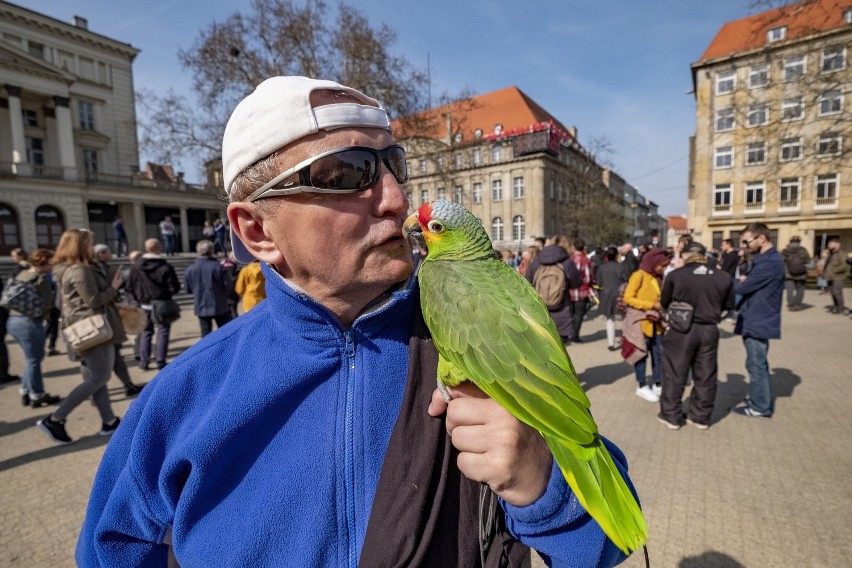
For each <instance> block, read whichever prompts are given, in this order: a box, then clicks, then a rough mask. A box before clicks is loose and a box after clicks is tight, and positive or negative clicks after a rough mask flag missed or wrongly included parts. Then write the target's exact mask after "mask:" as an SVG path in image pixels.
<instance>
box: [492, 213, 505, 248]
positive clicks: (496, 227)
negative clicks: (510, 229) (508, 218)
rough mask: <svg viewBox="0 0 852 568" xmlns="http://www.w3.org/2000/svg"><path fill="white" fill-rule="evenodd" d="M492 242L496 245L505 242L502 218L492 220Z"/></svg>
mask: <svg viewBox="0 0 852 568" xmlns="http://www.w3.org/2000/svg"><path fill="white" fill-rule="evenodd" d="M491 240H492V241H493V242H495V243H496V242H497V241H502V240H503V219H501V218H500V217H494V218H493V219H492V220H491Z"/></svg>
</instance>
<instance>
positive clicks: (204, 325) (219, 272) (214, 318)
mask: <svg viewBox="0 0 852 568" xmlns="http://www.w3.org/2000/svg"><path fill="white" fill-rule="evenodd" d="M213 251H214V245H213V243H212V242H210V241H208V240H206V239H202V240H200V241H198V243H197V244H196V245H195V252H197V253H198V258H196V259H195V262H193V263H192V264H191V265H190V266H189V267H188V268H187V269H186V272H185V273H184V275H183V286H184V288H186V291H187V292H189V293H190V294H192V297H193V299H194V306H195V317H197V318H198V324H199V326H200V327H201V337H207V335H208V334H209V333H210V332H211V331H213V322H216V327H217V328H219V327H222V326H223V325H225V324H226V323H228V322H229V321H231V307H230V306H229V305H228V292H229V291H230V290H233V288H234V282H233V280H232V279H231V275H230V274H229V273H228V271H227V270H226V269H225V267H224V266H222V265H221V264H219V261H218V260H216V258H215V257H214V256H213V255H214V252H213Z"/></svg>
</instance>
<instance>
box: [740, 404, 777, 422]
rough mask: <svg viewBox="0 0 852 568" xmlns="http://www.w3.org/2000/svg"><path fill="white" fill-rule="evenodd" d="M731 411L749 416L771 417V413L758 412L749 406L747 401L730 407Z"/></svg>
mask: <svg viewBox="0 0 852 568" xmlns="http://www.w3.org/2000/svg"><path fill="white" fill-rule="evenodd" d="M731 412H733V413H734V414H739V415H740V416H750V417H751V418H764V419H768V418H772V415H771V414H763V413H762V412H758V411H756V410H755V409H753V408H752V407H751V406H749V405H748V403H745V404H741V405H740V406H735V407H733V408H732V409H731Z"/></svg>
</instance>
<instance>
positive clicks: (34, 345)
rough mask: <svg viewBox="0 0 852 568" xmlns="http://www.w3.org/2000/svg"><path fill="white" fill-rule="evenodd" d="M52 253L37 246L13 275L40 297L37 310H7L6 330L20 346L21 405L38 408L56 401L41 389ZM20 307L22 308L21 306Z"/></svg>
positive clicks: (42, 387) (48, 312)
mask: <svg viewBox="0 0 852 568" xmlns="http://www.w3.org/2000/svg"><path fill="white" fill-rule="evenodd" d="M52 257H53V253H52V252H51V251H49V250H47V249H37V250H35V251H33V253H32V255H30V257H29V263H30V266H29V268H27V269H25V270H22V271H21V272H19V273H18V275H17V276H15V280H18V281H19V282H29V283H30V285H31V286H32V287H33V288H34V289H35V291H36V292H37V293H38V296H39V297H40V298H41V304H40V305H41V306H42V309H41V313H39V314H32V313H30V314H25V313H23V312H19V311H17V310H15V309H10V310H9V320H8V322H7V324H6V329H7V330H8V331H9V333H10V334H11V335H12V337H14V338H15V341H17V342H18V344H19V345H20V346H21V349H22V350H23V351H24V358H25V359H26V367H25V368H24V376H23V378H22V380H21V402H22V403H23V405H24V406H32V407H33V408H39V407H42V406H47V405H49V404H56V403H58V402H59V401H60V400H61V399H60V398H59V397H58V396H54V395H52V394H48V393H46V392H44V382H43V381H42V374H41V362H42V360H43V359H44V340H45V327H44V321H45V319H46V318H47V317H48V316H49V315H50V310H51V309H53V305H54V297H53V289H52V287H51V285H50V281H49V280H48V278H47V276H48V274H49V273H50V269H51V266H50V259H51V258H52ZM22 309H23V308H22Z"/></svg>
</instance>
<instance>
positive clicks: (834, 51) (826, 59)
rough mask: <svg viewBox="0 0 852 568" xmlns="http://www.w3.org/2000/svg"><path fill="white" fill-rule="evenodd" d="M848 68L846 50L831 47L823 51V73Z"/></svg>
mask: <svg viewBox="0 0 852 568" xmlns="http://www.w3.org/2000/svg"><path fill="white" fill-rule="evenodd" d="M845 67H846V48H845V47H843V46H842V45H830V46H828V47H826V48H825V49H823V50H822V72H823V73H831V72H832V71H840V70H841V69H843V68H845Z"/></svg>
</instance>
